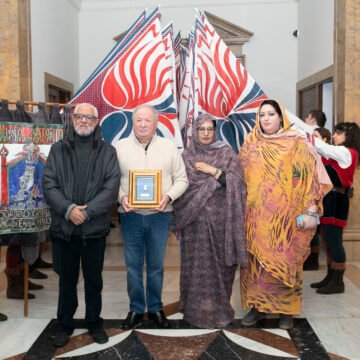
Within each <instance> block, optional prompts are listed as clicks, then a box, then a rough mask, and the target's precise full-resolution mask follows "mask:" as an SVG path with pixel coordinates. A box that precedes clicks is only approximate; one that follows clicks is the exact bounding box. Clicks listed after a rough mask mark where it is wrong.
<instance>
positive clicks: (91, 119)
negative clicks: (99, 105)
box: [74, 114, 97, 122]
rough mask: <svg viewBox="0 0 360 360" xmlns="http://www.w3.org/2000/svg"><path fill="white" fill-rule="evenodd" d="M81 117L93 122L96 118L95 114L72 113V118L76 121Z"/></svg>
mask: <svg viewBox="0 0 360 360" xmlns="http://www.w3.org/2000/svg"><path fill="white" fill-rule="evenodd" d="M83 118H84V119H85V120H87V121H90V122H95V121H96V120H97V117H96V116H92V115H85V114H74V120H76V121H80V120H81V119H83Z"/></svg>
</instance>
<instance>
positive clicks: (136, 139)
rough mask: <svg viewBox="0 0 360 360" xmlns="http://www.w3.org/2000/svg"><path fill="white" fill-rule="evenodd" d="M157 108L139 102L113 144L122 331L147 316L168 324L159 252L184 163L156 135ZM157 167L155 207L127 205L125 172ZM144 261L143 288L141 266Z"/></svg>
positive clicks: (183, 183)
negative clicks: (127, 131)
mask: <svg viewBox="0 0 360 360" xmlns="http://www.w3.org/2000/svg"><path fill="white" fill-rule="evenodd" d="M156 128H157V112H156V110H155V109H154V108H153V107H152V106H150V105H140V106H138V107H137V108H136V109H135V110H134V112H133V132H132V134H131V135H130V136H129V137H128V138H126V139H122V140H120V141H119V142H118V143H117V144H116V152H117V156H118V160H119V165H120V170H121V183H120V192H119V199H118V200H119V202H120V204H121V206H120V207H119V211H120V221H121V232H122V236H123V240H124V248H125V262H126V267H127V290H128V295H129V298H130V312H129V313H128V316H127V318H126V320H125V321H124V323H123V328H124V329H131V328H134V327H135V326H137V325H139V324H140V323H141V322H142V321H143V318H144V312H145V309H147V311H148V318H149V319H150V320H153V321H154V322H155V323H156V324H157V325H158V326H160V327H162V328H169V327H170V322H169V321H168V320H167V318H166V316H165V314H164V312H163V309H162V308H163V304H162V301H161V293H162V286H163V273H164V264H163V263H164V256H165V251H166V244H167V239H168V232H169V225H170V213H171V211H172V205H171V203H172V201H174V200H176V199H177V198H179V197H180V196H181V195H182V194H183V193H184V192H185V190H186V189H187V187H188V184H189V183H188V179H187V176H186V170H185V165H184V162H183V160H182V157H181V155H180V152H179V150H178V149H177V147H176V145H175V144H174V143H173V142H172V141H171V140H169V139H165V138H162V137H159V136H157V135H156ZM130 170H161V174H162V176H161V178H162V194H161V202H160V205H159V207H157V208H156V209H152V210H149V209H133V208H132V207H131V205H130V204H129V198H128V195H129V171H130ZM144 259H146V292H145V290H144V281H143V268H144Z"/></svg>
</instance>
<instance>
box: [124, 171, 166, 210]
mask: <svg viewBox="0 0 360 360" xmlns="http://www.w3.org/2000/svg"><path fill="white" fill-rule="evenodd" d="M161 175H162V174H161V170H130V171H129V204H130V206H131V207H132V208H135V209H153V208H157V207H159V206H160V202H161V183H162V182H161Z"/></svg>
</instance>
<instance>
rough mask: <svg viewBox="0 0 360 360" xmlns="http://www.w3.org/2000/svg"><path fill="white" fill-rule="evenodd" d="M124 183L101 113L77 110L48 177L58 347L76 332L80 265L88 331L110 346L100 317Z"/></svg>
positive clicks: (57, 146) (46, 171)
mask: <svg viewBox="0 0 360 360" xmlns="http://www.w3.org/2000/svg"><path fill="white" fill-rule="evenodd" d="M119 183H120V170H119V165H118V161H117V156H116V151H115V149H114V148H113V147H112V146H111V145H110V144H107V143H105V142H104V141H103V140H102V136H101V128H100V126H99V119H98V112H97V109H96V108H95V107H94V106H92V105H91V104H86V103H84V104H79V105H77V106H76V108H75V110H74V115H73V117H72V124H70V126H69V127H68V128H67V129H66V130H64V138H63V140H61V141H59V142H57V143H56V144H54V145H53V146H52V147H51V150H50V153H49V156H48V159H47V161H46V164H45V167H44V177H43V190H44V194H45V197H46V201H47V203H48V205H49V206H50V208H51V227H50V234H51V238H52V241H53V253H54V269H55V271H56V272H57V273H58V274H59V300H58V310H57V318H58V327H59V328H58V331H57V333H56V335H55V336H54V338H53V345H54V346H57V347H60V346H64V345H65V344H67V342H68V341H69V338H70V335H71V334H72V332H73V330H74V320H73V316H74V314H75V312H76V308H77V306H78V300H77V290H76V287H77V283H78V278H79V271H80V261H81V266H82V270H83V275H84V282H85V304H86V314H85V321H86V325H87V328H88V330H89V333H90V334H91V336H92V337H93V340H94V341H95V342H97V343H100V344H102V343H106V342H107V341H108V336H107V334H106V332H105V331H104V329H103V320H102V318H101V317H100V312H101V303H102V302H101V291H102V286H103V281H102V269H103V264H104V252H105V245H106V235H107V234H108V233H109V231H110V210H111V207H112V205H113V204H114V203H115V202H116V198H117V194H118V191H119Z"/></svg>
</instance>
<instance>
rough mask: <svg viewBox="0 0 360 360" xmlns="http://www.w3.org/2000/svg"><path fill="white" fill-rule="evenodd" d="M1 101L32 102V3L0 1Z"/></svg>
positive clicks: (22, 0) (11, 0) (14, 0)
mask: <svg viewBox="0 0 360 360" xmlns="http://www.w3.org/2000/svg"><path fill="white" fill-rule="evenodd" d="M0 98H3V99H8V100H32V89H31V42H30V3H29V0H3V1H1V11H0Z"/></svg>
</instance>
